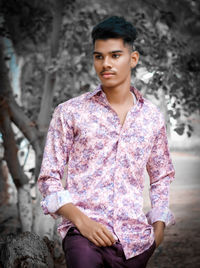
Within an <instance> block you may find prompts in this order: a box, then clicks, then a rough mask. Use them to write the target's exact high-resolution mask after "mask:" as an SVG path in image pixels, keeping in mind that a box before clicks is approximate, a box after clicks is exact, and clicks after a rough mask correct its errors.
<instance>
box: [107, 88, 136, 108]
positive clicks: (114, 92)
mask: <svg viewBox="0 0 200 268" xmlns="http://www.w3.org/2000/svg"><path fill="white" fill-rule="evenodd" d="M103 91H104V92H105V94H106V97H107V100H108V102H109V103H110V104H111V105H112V104H113V105H126V104H128V103H129V102H132V101H133V97H132V94H131V91H130V85H129V86H127V87H120V86H119V87H115V88H105V87H103Z"/></svg>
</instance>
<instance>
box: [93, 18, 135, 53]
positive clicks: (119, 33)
mask: <svg viewBox="0 0 200 268" xmlns="http://www.w3.org/2000/svg"><path fill="white" fill-rule="evenodd" d="M91 35H92V40H93V44H94V43H95V41H96V40H98V39H100V40H106V39H109V38H122V39H123V41H124V44H128V45H129V46H131V48H132V47H133V43H134V41H135V39H136V37H137V31H136V29H135V27H134V26H133V25H132V24H131V23H130V22H128V21H126V20H125V19H124V18H123V17H118V16H112V17H109V18H107V19H105V20H103V21H102V22H100V23H99V24H97V25H96V26H95V27H94V28H93V30H92V33H91Z"/></svg>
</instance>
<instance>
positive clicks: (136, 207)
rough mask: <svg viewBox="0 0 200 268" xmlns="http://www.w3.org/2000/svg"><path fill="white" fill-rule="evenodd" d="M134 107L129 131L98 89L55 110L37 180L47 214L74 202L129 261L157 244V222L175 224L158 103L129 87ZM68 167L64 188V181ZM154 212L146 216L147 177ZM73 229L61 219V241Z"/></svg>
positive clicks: (170, 174)
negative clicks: (118, 244) (117, 244)
mask: <svg viewBox="0 0 200 268" xmlns="http://www.w3.org/2000/svg"><path fill="white" fill-rule="evenodd" d="M131 91H132V92H133V93H134V95H135V97H136V102H135V104H134V106H133V107H132V109H131V110H130V111H129V112H128V114H127V116H126V119H125V122H124V124H123V126H122V125H121V124H120V120H119V117H118V115H117V113H116V112H115V111H114V110H113V109H112V108H111V106H110V104H109V102H108V100H107V98H106V95H105V93H104V92H103V90H102V89H101V86H99V87H98V88H97V89H96V90H95V91H93V92H87V93H85V94H83V95H81V96H78V97H76V98H73V99H70V100H68V101H66V102H64V103H62V104H60V105H59V106H58V107H57V108H56V109H55V112H54V115H53V118H52V120H51V123H50V127H49V131H48V134H47V141H46V146H45V150H44V156H43V161H42V166H41V172H40V176H39V180H38V186H39V189H40V191H41V193H42V195H43V197H44V199H43V201H42V207H43V210H44V213H45V214H50V215H52V216H53V217H57V216H58V215H57V214H56V211H57V210H58V209H59V208H60V207H61V206H63V205H64V204H66V203H69V202H72V203H73V204H74V205H76V206H77V207H78V208H79V209H80V210H81V211H82V212H84V213H85V214H86V215H87V216H89V217H90V218H91V219H93V220H95V221H98V222H100V223H102V224H104V225H106V227H107V228H108V229H109V230H110V231H111V232H112V233H113V235H114V237H115V238H116V239H119V240H120V242H121V244H122V246H123V249H124V253H125V256H126V258H127V259H128V258H131V257H134V256H136V255H138V254H141V253H142V252H144V251H145V250H147V249H148V248H149V247H150V246H151V245H152V244H153V242H154V231H153V227H152V224H153V223H154V222H156V221H163V222H165V224H166V226H167V225H169V224H173V223H174V217H173V214H172V213H171V212H170V210H169V185H170V183H171V181H172V180H173V179H174V168H173V165H172V162H171V159H170V155H169V149H168V143H167V137H166V130H165V123H164V120H163V117H162V115H161V113H160V112H159V110H158V109H157V108H156V106H155V105H153V104H152V103H150V102H149V101H148V100H146V99H144V98H143V97H142V96H141V94H140V93H139V92H138V91H137V90H136V89H135V88H134V87H131ZM66 165H67V167H68V168H67V175H66V186H65V187H64V188H63V186H62V182H61V179H62V177H63V174H64V169H65V167H66ZM145 169H147V171H148V174H149V178H150V199H151V205H152V208H151V210H150V211H149V212H148V213H147V214H146V215H145V214H144V212H143V188H144V172H145ZM71 226H73V224H72V223H71V222H70V221H69V220H67V219H64V218H63V220H62V223H61V224H60V226H59V227H58V231H59V232H60V234H61V236H62V238H64V237H65V235H66V233H67V231H68V230H69V228H70V227H71Z"/></svg>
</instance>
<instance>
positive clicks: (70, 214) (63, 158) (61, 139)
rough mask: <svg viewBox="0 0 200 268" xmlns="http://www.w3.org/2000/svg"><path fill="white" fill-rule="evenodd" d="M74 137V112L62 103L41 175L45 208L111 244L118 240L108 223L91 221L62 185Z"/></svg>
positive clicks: (92, 238) (89, 235)
mask: <svg viewBox="0 0 200 268" xmlns="http://www.w3.org/2000/svg"><path fill="white" fill-rule="evenodd" d="M73 139H74V134H73V124H72V120H71V119H70V114H66V112H65V113H64V111H62V106H58V107H57V108H56V110H55V112H54V114H53V118H52V120H51V123H50V126H49V130H48V134H47V140H46V145H45V149H44V155H43V161H42V166H41V171H40V175H39V178H38V187H39V190H40V192H41V193H42V195H43V197H44V198H43V201H42V202H41V205H42V208H43V210H44V213H45V214H50V215H51V216H52V217H54V218H56V217H58V216H63V217H65V218H67V219H68V220H70V221H71V222H72V223H73V224H74V225H75V226H76V227H77V228H78V229H79V230H80V232H81V234H82V235H84V236H85V237H87V238H88V239H89V240H90V241H92V242H93V243H94V244H96V245H97V246H110V245H111V244H113V243H114V242H115V240H114V238H113V235H112V234H111V233H110V232H109V231H108V230H107V228H106V227H105V226H103V225H102V224H100V223H97V222H96V221H93V220H91V219H90V218H89V217H87V216H86V215H85V214H84V213H82V212H81V211H80V210H79V209H78V208H77V207H76V206H75V205H73V203H72V202H73V200H72V199H71V196H70V193H69V191H68V190H67V189H64V188H63V186H62V183H61V179H62V177H63V174H64V169H65V166H66V164H67V162H68V158H69V153H70V150H71V147H72V145H73Z"/></svg>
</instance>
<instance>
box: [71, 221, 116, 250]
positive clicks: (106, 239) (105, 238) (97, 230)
mask: <svg viewBox="0 0 200 268" xmlns="http://www.w3.org/2000/svg"><path fill="white" fill-rule="evenodd" d="M76 226H77V228H78V229H79V231H80V233H81V234H82V235H83V236H85V237H86V238H87V239H89V240H90V241H91V242H93V243H94V244H95V245H96V246H99V247H106V246H111V245H113V244H114V243H115V239H114V237H113V235H112V233H111V232H109V231H108V229H107V228H106V227H105V226H104V225H102V224H100V223H98V222H96V221H94V220H91V219H90V218H88V217H87V216H85V217H84V218H83V219H82V221H81V222H80V223H78V224H77V225H76Z"/></svg>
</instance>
